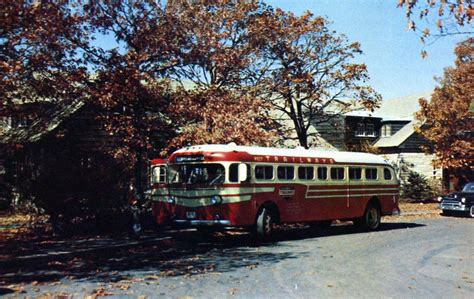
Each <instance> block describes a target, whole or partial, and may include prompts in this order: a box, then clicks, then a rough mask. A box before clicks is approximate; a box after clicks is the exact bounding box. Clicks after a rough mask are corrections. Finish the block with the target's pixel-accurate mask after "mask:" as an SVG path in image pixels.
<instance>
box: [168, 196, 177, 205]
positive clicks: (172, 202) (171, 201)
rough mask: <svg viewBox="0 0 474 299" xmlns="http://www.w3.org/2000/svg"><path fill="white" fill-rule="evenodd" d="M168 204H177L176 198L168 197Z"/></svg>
mask: <svg viewBox="0 0 474 299" xmlns="http://www.w3.org/2000/svg"><path fill="white" fill-rule="evenodd" d="M168 203H170V204H174V203H176V197H174V196H170V197H168Z"/></svg>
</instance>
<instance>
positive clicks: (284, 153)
mask: <svg viewBox="0 0 474 299" xmlns="http://www.w3.org/2000/svg"><path fill="white" fill-rule="evenodd" d="M215 152H219V153H231V152H233V153H246V154H248V155H251V156H281V157H303V158H327V159H332V160H334V162H336V163H348V164H351V163H355V164H384V165H390V164H389V163H388V162H387V161H386V160H385V159H383V158H382V157H380V156H377V155H374V154H369V153H360V152H341V151H328V150H321V149H305V148H302V147H300V148H294V149H290V148H276V147H258V146H241V145H236V144H234V143H230V144H204V145H194V146H190V147H185V148H182V149H180V150H177V151H175V152H174V153H173V154H172V156H171V157H170V160H174V157H176V156H177V155H183V154H188V153H189V154H193V153H215Z"/></svg>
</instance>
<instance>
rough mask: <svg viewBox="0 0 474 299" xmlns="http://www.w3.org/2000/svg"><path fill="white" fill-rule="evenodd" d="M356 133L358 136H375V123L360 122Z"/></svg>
mask: <svg viewBox="0 0 474 299" xmlns="http://www.w3.org/2000/svg"><path fill="white" fill-rule="evenodd" d="M355 135H356V136H357V137H375V127H374V124H371V123H367V124H366V123H358V124H357V129H356V132H355Z"/></svg>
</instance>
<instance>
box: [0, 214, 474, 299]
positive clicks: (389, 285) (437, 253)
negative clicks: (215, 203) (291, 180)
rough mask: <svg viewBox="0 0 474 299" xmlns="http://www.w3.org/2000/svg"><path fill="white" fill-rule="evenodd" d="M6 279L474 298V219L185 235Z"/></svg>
mask: <svg viewBox="0 0 474 299" xmlns="http://www.w3.org/2000/svg"><path fill="white" fill-rule="evenodd" d="M0 281H3V286H0V287H3V293H4V294H6V295H7V296H18V295H20V296H22V297H23V296H39V295H44V294H64V295H71V294H72V295H76V297H77V296H79V297H83V296H85V295H115V296H125V297H137V296H146V297H150V298H152V297H166V298H183V297H195V298H216V297H235V298H262V297H267V298H314V297H321V298H323V297H364V298H373V297H403V298H406V297H418V298H442V297H443V298H447V297H449V298H469V297H470V298H474V220H472V219H467V218H454V217H447V218H441V219H424V220H423V219H421V220H413V221H410V222H396V221H395V222H389V223H383V225H382V227H381V230H380V231H378V232H371V233H361V232H358V231H356V230H355V229H354V228H352V227H351V226H336V227H332V228H331V229H329V230H328V231H312V230H310V229H309V228H306V227H293V228H285V229H284V230H283V231H280V232H279V233H278V235H277V236H276V241H274V242H271V243H268V244H264V245H259V244H256V243H255V242H253V241H252V239H251V238H250V237H249V236H248V235H246V234H232V235H229V234H226V235H219V236H217V237H214V238H202V237H201V236H198V235H197V234H196V233H195V232H184V233H179V234H172V236H171V238H170V239H164V240H162V239H159V240H158V241H156V242H146V243H143V244H134V245H133V244H132V246H129V247H124V248H122V247H116V248H113V249H110V250H101V251H99V252H91V253H85V254H84V253H82V254H81V255H78V256H75V257H74V256H70V255H68V256H63V257H60V256H58V257H57V258H55V259H53V260H38V261H36V262H35V261H34V260H31V261H28V262H27V263H23V264H21V265H15V266H11V267H10V268H9V269H0ZM12 289H15V290H17V291H18V290H20V291H22V292H23V293H21V294H19V293H18V292H17V293H8V292H9V291H10V290H12ZM0 290H1V289H0Z"/></svg>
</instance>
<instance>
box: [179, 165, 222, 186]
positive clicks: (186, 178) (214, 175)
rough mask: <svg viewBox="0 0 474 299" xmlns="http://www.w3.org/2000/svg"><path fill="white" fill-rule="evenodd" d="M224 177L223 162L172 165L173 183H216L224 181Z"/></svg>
mask: <svg viewBox="0 0 474 299" xmlns="http://www.w3.org/2000/svg"><path fill="white" fill-rule="evenodd" d="M224 178H225V171H224V166H222V165H221V164H216V163H209V164H203V163H199V164H175V165H171V167H170V182H172V183H184V184H209V185H216V184H222V183H224Z"/></svg>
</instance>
